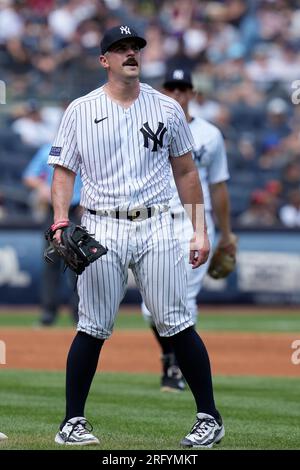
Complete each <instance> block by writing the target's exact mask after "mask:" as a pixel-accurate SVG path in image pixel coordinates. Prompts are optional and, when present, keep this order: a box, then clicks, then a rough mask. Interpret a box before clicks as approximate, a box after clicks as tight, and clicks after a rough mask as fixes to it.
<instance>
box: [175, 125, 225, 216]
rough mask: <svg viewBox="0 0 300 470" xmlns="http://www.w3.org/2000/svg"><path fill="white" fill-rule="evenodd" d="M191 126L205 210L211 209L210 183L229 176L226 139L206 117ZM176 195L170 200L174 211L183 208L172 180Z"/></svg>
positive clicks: (223, 179) (195, 160)
mask: <svg viewBox="0 0 300 470" xmlns="http://www.w3.org/2000/svg"><path fill="white" fill-rule="evenodd" d="M189 127H190V129H191V131H192V135H193V138H194V142H195V145H194V148H193V152H192V154H193V159H194V162H195V164H196V167H197V168H198V172H199V178H200V181H201V185H202V191H203V199H204V206H205V210H211V198H210V192H209V185H210V184H215V183H220V182H222V181H226V180H228V178H229V172H228V164H227V156H226V150H225V145H224V140H223V137H222V134H221V132H220V130H219V129H218V128H217V127H216V126H214V125H213V124H211V123H210V122H208V121H205V120H204V119H202V118H200V117H197V118H194V119H193V120H192V121H191V122H190V123H189ZM171 184H172V187H173V191H174V197H173V198H172V200H171V202H170V207H171V209H172V211H173V212H178V211H180V212H181V210H182V205H181V203H180V200H179V196H178V193H177V189H176V185H175V182H174V181H173V180H172V182H171Z"/></svg>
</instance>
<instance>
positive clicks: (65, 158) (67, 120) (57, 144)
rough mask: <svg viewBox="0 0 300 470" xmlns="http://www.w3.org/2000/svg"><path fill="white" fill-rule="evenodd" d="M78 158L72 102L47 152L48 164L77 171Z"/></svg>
mask: <svg viewBox="0 0 300 470" xmlns="http://www.w3.org/2000/svg"><path fill="white" fill-rule="evenodd" d="M80 160H81V158H80V153H79V151H78V145H77V135H76V109H75V106H74V102H73V103H71V104H70V105H69V107H68V108H67V110H66V111H65V113H64V115H63V118H62V121H61V124H60V128H59V131H58V133H57V136H56V138H55V140H54V142H53V145H52V147H51V150H50V153H49V158H48V164H49V165H53V166H54V165H60V166H63V167H65V168H68V169H69V170H72V171H73V172H74V173H77V171H78V169H79V165H80Z"/></svg>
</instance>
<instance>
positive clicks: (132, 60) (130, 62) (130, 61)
mask: <svg viewBox="0 0 300 470" xmlns="http://www.w3.org/2000/svg"><path fill="white" fill-rule="evenodd" d="M123 65H138V63H137V61H136V60H135V59H133V58H130V59H127V60H126V61H125V62H124V63H123Z"/></svg>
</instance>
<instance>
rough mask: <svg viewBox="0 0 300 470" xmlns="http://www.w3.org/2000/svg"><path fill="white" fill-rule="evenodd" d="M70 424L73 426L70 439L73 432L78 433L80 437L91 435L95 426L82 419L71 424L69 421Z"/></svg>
mask: <svg viewBox="0 0 300 470" xmlns="http://www.w3.org/2000/svg"><path fill="white" fill-rule="evenodd" d="M68 424H69V425H70V426H72V429H71V431H70V433H69V437H70V436H71V435H72V434H73V432H76V433H77V434H78V435H79V436H84V435H85V434H90V433H91V432H92V430H93V426H92V425H91V423H90V422H89V421H88V420H86V419H81V420H79V421H76V422H75V423H70V421H68Z"/></svg>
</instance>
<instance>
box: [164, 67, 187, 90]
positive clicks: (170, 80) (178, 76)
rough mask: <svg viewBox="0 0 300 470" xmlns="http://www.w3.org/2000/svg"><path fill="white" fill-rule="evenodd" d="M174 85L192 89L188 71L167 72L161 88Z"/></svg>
mask: <svg viewBox="0 0 300 470" xmlns="http://www.w3.org/2000/svg"><path fill="white" fill-rule="evenodd" d="M174 85H184V86H187V87H189V88H193V83H192V77H191V74H190V72H189V71H188V70H184V69H173V70H170V71H169V72H167V74H166V76H165V80H164V83H163V87H165V88H167V87H168V86H174Z"/></svg>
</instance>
